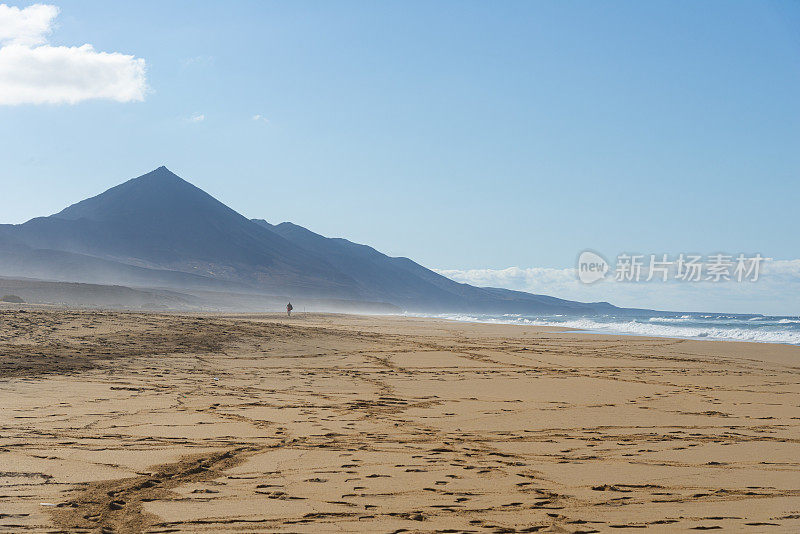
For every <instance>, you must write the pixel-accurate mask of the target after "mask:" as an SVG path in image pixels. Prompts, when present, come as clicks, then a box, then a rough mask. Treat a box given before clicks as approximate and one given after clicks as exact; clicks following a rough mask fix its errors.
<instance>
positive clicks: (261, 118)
mask: <svg viewBox="0 0 800 534" xmlns="http://www.w3.org/2000/svg"><path fill="white" fill-rule="evenodd" d="M252 119H253V120H254V121H257V122H269V119H268V118H266V117H265V116H264V115H259V114H258V113H256V114H255V115H253V117H252Z"/></svg>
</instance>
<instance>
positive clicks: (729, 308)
mask: <svg viewBox="0 0 800 534" xmlns="http://www.w3.org/2000/svg"><path fill="white" fill-rule="evenodd" d="M434 270H435V271H436V272H438V273H439V274H442V275H444V276H446V277H448V278H451V279H453V280H455V281H457V282H465V283H468V284H472V285H476V286H484V287H502V288H506V289H515V290H518V291H527V292H529V293H536V294H542V295H550V296H554V297H559V298H564V299H569V300H578V301H582V302H600V301H607V302H611V303H612V304H615V305H617V306H623V307H632V308H649V309H657V310H670V311H709V312H723V313H724V312H729V313H763V314H772V315H798V314H800V302H798V300H797V295H798V294H800V260H768V261H765V262H764V263H763V265H762V269H761V274H760V278H759V280H758V281H756V282H719V283H712V282H680V281H671V282H656V281H654V282H649V283H646V282H640V283H634V282H616V281H614V280H613V279H606V280H604V281H601V282H598V283H596V284H591V285H587V284H582V283H581V282H580V281H578V278H577V276H576V271H575V269H573V268H569V269H551V268H542V267H530V268H520V267H509V268H506V269H434Z"/></svg>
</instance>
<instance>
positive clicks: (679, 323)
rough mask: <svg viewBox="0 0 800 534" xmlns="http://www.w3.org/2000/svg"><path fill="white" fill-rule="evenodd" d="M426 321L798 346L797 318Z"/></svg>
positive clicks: (470, 317)
mask: <svg viewBox="0 0 800 534" xmlns="http://www.w3.org/2000/svg"><path fill="white" fill-rule="evenodd" d="M429 317H439V318H442V319H450V320H454V321H467V322H478V323H495V324H520V325H532V326H553V327H562V328H573V329H577V330H582V331H589V332H598V333H606V334H632V335H640V336H654V337H671V338H699V339H717V340H728V341H751V342H758V343H783V344H790V345H800V317H768V316H756V317H753V316H736V315H722V314H720V315H709V314H704V315H699V314H698V315H676V316H659V315H655V316H650V317H647V316H644V317H642V316H637V317H635V318H632V317H625V316H614V315H598V316H585V317H575V316H573V317H569V316H564V315H538V316H534V315H519V314H504V315H483V314H438V315H429Z"/></svg>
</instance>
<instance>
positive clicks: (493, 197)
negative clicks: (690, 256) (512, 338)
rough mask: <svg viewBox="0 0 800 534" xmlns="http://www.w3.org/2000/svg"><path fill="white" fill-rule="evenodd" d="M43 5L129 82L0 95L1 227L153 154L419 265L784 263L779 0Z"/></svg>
mask: <svg viewBox="0 0 800 534" xmlns="http://www.w3.org/2000/svg"><path fill="white" fill-rule="evenodd" d="M52 3H53V4H54V5H56V6H57V7H58V9H59V13H58V16H57V17H56V18H55V19H53V20H54V25H53V26H52V28H51V30H52V31H51V32H50V33H49V34H47V35H46V46H50V47H59V46H66V47H77V46H80V45H83V44H86V43H89V44H91V45H92V46H93V48H94V51H95V52H90V53H92V54H94V53H96V52H112V53H113V52H115V53H119V54H125V55H132V56H135V58H136V59H135V60H133V59H131V60H130V61H129V62H128V63H130V62H131V61H138V60H143V61H144V64H145V65H146V71H145V72H146V74H145V76H146V84H147V90H146V92H145V93H143V94H142V95H140V96H141V98H140V97H138V96H136V93H135V91H134V93H126V95H128V96H125V97H124V98H123V97H119V98H116V99H115V98H108V97H100V98H86V99H84V100H81V101H79V102H77V103H74V104H47V103H45V104H42V103H13V104H7V105H0V161H2V162H3V165H2V170H0V186H1V187H2V191H3V199H4V203H3V204H4V208H3V212H2V214H1V216H0V219H2V221H0V222H15V223H16V222H22V221H24V220H27V219H29V218H31V217H34V216H38V215H43V214H50V213H53V212H56V211H59V210H60V209H61V208H63V207H64V206H65V205H67V204H70V203H73V202H76V201H78V200H81V199H83V198H85V197H87V196H91V195H94V194H97V193H99V192H101V191H102V190H104V189H106V188H108V187H110V186H113V185H115V184H117V183H119V182H121V181H124V180H126V179H129V178H132V177H135V176H138V175H140V174H143V173H145V172H147V171H149V170H152V169H153V168H155V167H158V166H159V165H162V164H164V165H166V166H167V167H169V168H170V169H171V170H173V171H174V172H176V173H177V174H179V175H180V176H182V177H184V178H186V179H187V180H189V181H191V182H193V183H194V184H196V185H198V186H199V187H201V188H203V189H205V190H206V191H208V192H209V193H211V194H212V195H214V196H215V197H217V198H219V199H220V200H222V201H223V202H225V203H226V204H228V205H230V206H231V207H233V208H234V209H236V210H237V211H239V212H241V213H243V214H244V215H246V216H248V217H259V218H265V219H267V220H269V221H270V222H280V221H283V220H290V221H293V222H296V223H298V224H302V225H304V226H307V227H308V228H310V229H312V230H314V231H317V232H320V233H322V234H325V235H331V236H343V237H347V238H350V239H352V240H354V241H358V242H363V243H368V244H370V245H373V246H375V247H376V248H378V249H380V250H382V251H384V252H387V253H389V254H392V255H403V256H409V257H411V258H413V259H415V260H417V261H419V262H421V263H423V264H424V265H427V266H430V267H438V268H446V269H461V270H474V269H492V270H501V269H505V268H508V267H511V266H516V267H520V268H533V267H535V268H556V269H560V268H565V267H572V266H573V265H574V263H575V258H576V256H577V254H578V253H579V252H580V251H582V250H584V249H587V248H591V249H594V250H598V251H601V252H603V253H605V254H606V255H608V256H611V257H613V256H616V255H617V254H618V253H619V252H621V251H635V252H641V253H674V254H677V253H680V252H696V253H702V254H711V253H715V252H719V251H725V252H729V253H739V252H746V253H754V252H759V253H761V254H762V255H765V256H769V257H773V258H777V259H782V260H794V259H797V258H800V239H798V237H797V228H798V223H797V206H798V203H799V202H800V149H799V147H800V98H798V96H797V95H800V4H798V3H796V2H713V1H711V2H674V1H670V2H638V1H631V2H602V3H600V2H499V3H498V2H433V3H431V2H365V1H362V2H225V3H223V2H215V3H212V2H178V1H170V2H127V3H123V2H84V1H63V2H52ZM6 4H7V6H17V7H20V8H25V7H27V6H29V5H30V3H27V2H21V3H18V2H6ZM1 39H2V29H1V28H0V40H1ZM8 42H10V41H7V42H6V45H8ZM41 45H42V43H38V44H26V46H31V47H32V46H41ZM119 58H122V56H119ZM90 59H91V58H90ZM92 61H94V60H92ZM120 61H121V62H122V63H124V62H125V61H128V60H123V59H120ZM92 65H94V64H92ZM118 66H119V67H120V68H122V67H123V66H124V65H122V64H121V63H120V65H118ZM0 68H2V66H1V65H0ZM91 68H94V67H91ZM91 68H90V67H87V71H86V72H87V73H88V74H87V75H88V76H91V73H92V72H94V71H91ZM104 68H105V67H104ZM109 68H111V67H109ZM114 68H116V67H114ZM76 72H77V71H76ZM75 75H76V76H77V75H78V74H75ZM95 78H96V76H95ZM1 93H2V87H0V100H2V94H1ZM98 94H99V93H98ZM131 95H133V96H131ZM23 98H24V97H23ZM798 311H799V312H800V310H798Z"/></svg>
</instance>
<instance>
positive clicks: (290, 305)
mask: <svg viewBox="0 0 800 534" xmlns="http://www.w3.org/2000/svg"><path fill="white" fill-rule="evenodd" d="M293 309H294V308H293V307H292V303H291V302H290V303H288V304H287V305H286V316H287V317H291V316H292V310H293Z"/></svg>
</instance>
